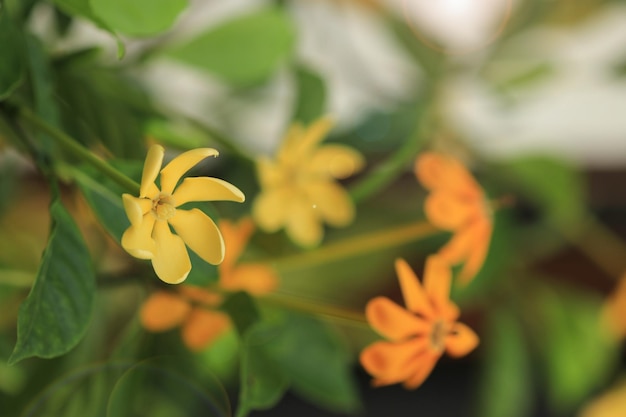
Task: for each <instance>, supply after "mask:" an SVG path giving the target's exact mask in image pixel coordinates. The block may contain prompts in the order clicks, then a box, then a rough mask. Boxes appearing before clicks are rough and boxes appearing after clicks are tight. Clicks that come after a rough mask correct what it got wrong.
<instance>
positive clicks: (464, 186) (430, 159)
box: [415, 152, 493, 284]
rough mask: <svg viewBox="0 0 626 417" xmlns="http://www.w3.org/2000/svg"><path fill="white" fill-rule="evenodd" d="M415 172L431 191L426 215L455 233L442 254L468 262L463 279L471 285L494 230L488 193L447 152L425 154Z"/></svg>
mask: <svg viewBox="0 0 626 417" xmlns="http://www.w3.org/2000/svg"><path fill="white" fill-rule="evenodd" d="M415 174H416V175H417V179H418V180H419V181H420V182H421V183H422V185H423V186H424V187H425V188H426V189H428V190H429V191H430V195H429V196H428V197H427V198H426V201H425V203H424V211H425V213H426V217H427V218H428V220H429V221H430V222H431V223H432V224H433V225H435V226H437V227H439V228H441V229H444V230H449V231H451V232H453V233H454V236H453V237H452V239H451V240H450V241H449V242H448V243H447V244H446V245H445V246H444V247H442V248H441V249H440V250H439V255H441V257H442V259H444V260H445V261H447V262H448V263H450V265H457V264H461V263H462V264H464V265H463V269H462V270H461V274H460V277H459V278H460V280H461V282H463V283H464V284H467V283H468V282H469V281H470V280H471V279H472V278H474V276H475V275H476V274H477V273H478V271H480V268H481V266H482V264H483V263H484V261H485V258H486V257H487V251H488V249H489V241H490V240H491V232H492V230H493V219H492V217H493V216H492V211H491V208H490V206H489V204H488V203H487V200H486V199H485V193H484V192H483V190H482V188H481V187H480V185H479V184H478V183H477V182H476V180H475V179H474V177H472V175H471V174H470V173H469V171H468V170H467V168H465V167H464V166H463V165H462V164H461V163H460V162H459V161H457V160H456V159H454V158H451V157H449V156H446V155H442V154H438V153H434V152H426V153H423V154H422V155H420V156H419V157H418V158H417V160H416V161H415Z"/></svg>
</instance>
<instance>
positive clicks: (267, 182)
mask: <svg viewBox="0 0 626 417" xmlns="http://www.w3.org/2000/svg"><path fill="white" fill-rule="evenodd" d="M256 170H257V176H258V179H259V183H260V184H261V187H263V188H267V187H278V186H280V185H282V184H284V183H285V182H287V180H288V178H287V172H286V170H285V169H284V167H283V165H281V164H276V163H274V162H273V161H271V160H269V159H268V158H266V157H263V158H259V160H258V161H257V163H256Z"/></svg>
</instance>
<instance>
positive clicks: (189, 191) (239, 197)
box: [172, 177, 246, 207]
mask: <svg viewBox="0 0 626 417" xmlns="http://www.w3.org/2000/svg"><path fill="white" fill-rule="evenodd" d="M172 197H173V198H174V201H175V203H176V207H178V206H181V205H183V204H185V203H188V202H190V201H236V202H238V203H242V202H243V201H244V200H245V199H246V198H245V197H244V195H243V193H242V192H241V190H240V189H239V188H237V187H235V186H234V185H232V184H230V183H228V182H226V181H224V180H220V179H219V178H211V177H193V178H185V179H184V180H183V182H182V184H180V185H179V186H178V187H177V188H176V191H174V194H172Z"/></svg>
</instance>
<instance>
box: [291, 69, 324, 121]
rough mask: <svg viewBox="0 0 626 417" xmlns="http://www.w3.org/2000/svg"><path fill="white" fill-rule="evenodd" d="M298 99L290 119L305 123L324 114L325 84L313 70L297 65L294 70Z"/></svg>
mask: <svg viewBox="0 0 626 417" xmlns="http://www.w3.org/2000/svg"><path fill="white" fill-rule="evenodd" d="M295 77H296V82H297V88H298V90H297V91H298V99H297V101H296V107H295V109H294V114H293V117H292V119H293V120H298V121H300V122H301V123H303V124H305V125H307V124H309V123H312V122H313V121H314V120H315V119H317V118H319V117H321V116H323V115H324V112H325V110H326V85H325V83H324V80H323V79H322V78H321V77H320V76H319V75H317V74H316V73H314V72H313V71H311V70H309V69H307V68H304V67H298V68H297V69H296V71H295Z"/></svg>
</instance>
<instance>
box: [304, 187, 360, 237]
mask: <svg viewBox="0 0 626 417" xmlns="http://www.w3.org/2000/svg"><path fill="white" fill-rule="evenodd" d="M303 187H304V189H305V191H306V194H307V197H308V199H309V201H310V202H311V206H312V207H313V208H314V209H315V210H316V211H317V212H318V213H319V217H321V218H322V219H324V220H325V221H326V222H327V223H328V224H330V225H331V226H335V227H341V226H347V225H348V224H350V223H352V221H353V220H354V203H353V202H352V199H350V196H349V195H348V193H347V192H346V191H345V190H344V189H343V188H341V187H340V186H339V185H337V184H335V183H334V182H332V181H312V182H309V183H307V184H304V185H303Z"/></svg>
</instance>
